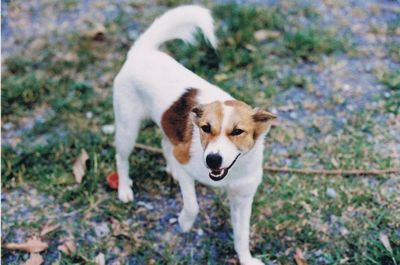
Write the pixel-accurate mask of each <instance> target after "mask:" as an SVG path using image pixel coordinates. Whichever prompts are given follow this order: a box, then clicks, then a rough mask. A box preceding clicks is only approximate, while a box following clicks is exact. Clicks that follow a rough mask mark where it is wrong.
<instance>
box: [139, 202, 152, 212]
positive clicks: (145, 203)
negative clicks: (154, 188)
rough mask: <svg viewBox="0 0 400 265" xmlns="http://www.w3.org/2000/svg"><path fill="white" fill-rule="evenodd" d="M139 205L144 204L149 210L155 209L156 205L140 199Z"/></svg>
mask: <svg viewBox="0 0 400 265" xmlns="http://www.w3.org/2000/svg"><path fill="white" fill-rule="evenodd" d="M137 205H139V206H143V207H144V208H146V209H147V210H149V211H151V210H154V206H153V204H151V203H147V202H144V201H138V202H137Z"/></svg>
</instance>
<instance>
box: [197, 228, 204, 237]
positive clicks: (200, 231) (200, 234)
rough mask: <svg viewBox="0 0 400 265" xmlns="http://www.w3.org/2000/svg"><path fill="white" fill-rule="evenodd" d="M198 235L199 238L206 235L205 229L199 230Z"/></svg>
mask: <svg viewBox="0 0 400 265" xmlns="http://www.w3.org/2000/svg"><path fill="white" fill-rule="evenodd" d="M197 235H198V236H202V235H204V231H203V229H201V228H199V229H198V230H197Z"/></svg>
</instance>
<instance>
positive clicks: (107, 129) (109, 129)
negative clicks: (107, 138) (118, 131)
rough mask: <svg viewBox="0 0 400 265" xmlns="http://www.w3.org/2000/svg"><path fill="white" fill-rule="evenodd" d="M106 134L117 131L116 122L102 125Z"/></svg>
mask: <svg viewBox="0 0 400 265" xmlns="http://www.w3.org/2000/svg"><path fill="white" fill-rule="evenodd" d="M101 130H102V131H103V133H104V134H113V133H114V131H115V126H114V124H106V125H103V126H102V127H101Z"/></svg>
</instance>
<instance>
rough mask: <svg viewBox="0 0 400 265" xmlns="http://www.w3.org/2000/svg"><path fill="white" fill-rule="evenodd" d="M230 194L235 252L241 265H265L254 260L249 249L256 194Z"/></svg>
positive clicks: (234, 192) (230, 191)
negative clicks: (252, 210) (251, 219)
mask: <svg viewBox="0 0 400 265" xmlns="http://www.w3.org/2000/svg"><path fill="white" fill-rule="evenodd" d="M228 194H229V202H230V210H231V219H232V226H233V235H234V244H235V250H236V252H237V254H238V256H239V260H240V264H243V265H260V264H264V263H262V262H261V261H260V260H259V259H256V258H253V257H252V256H251V254H250V249H249V232H250V216H251V206H252V204H253V197H254V193H253V192H252V193H251V194H242V193H241V192H238V191H237V190H228Z"/></svg>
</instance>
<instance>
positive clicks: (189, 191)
mask: <svg viewBox="0 0 400 265" xmlns="http://www.w3.org/2000/svg"><path fill="white" fill-rule="evenodd" d="M178 180H179V186H180V188H181V192H182V197H183V209H182V211H181V213H180V214H179V219H178V221H179V225H180V226H181V228H182V230H183V232H188V231H189V230H190V228H192V226H193V223H194V220H195V219H196V216H197V214H198V213H199V205H198V203H197V198H196V190H195V186H194V180H193V179H192V178H191V177H190V176H187V175H186V174H184V175H183V176H182V175H180V176H179V178H178Z"/></svg>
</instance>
